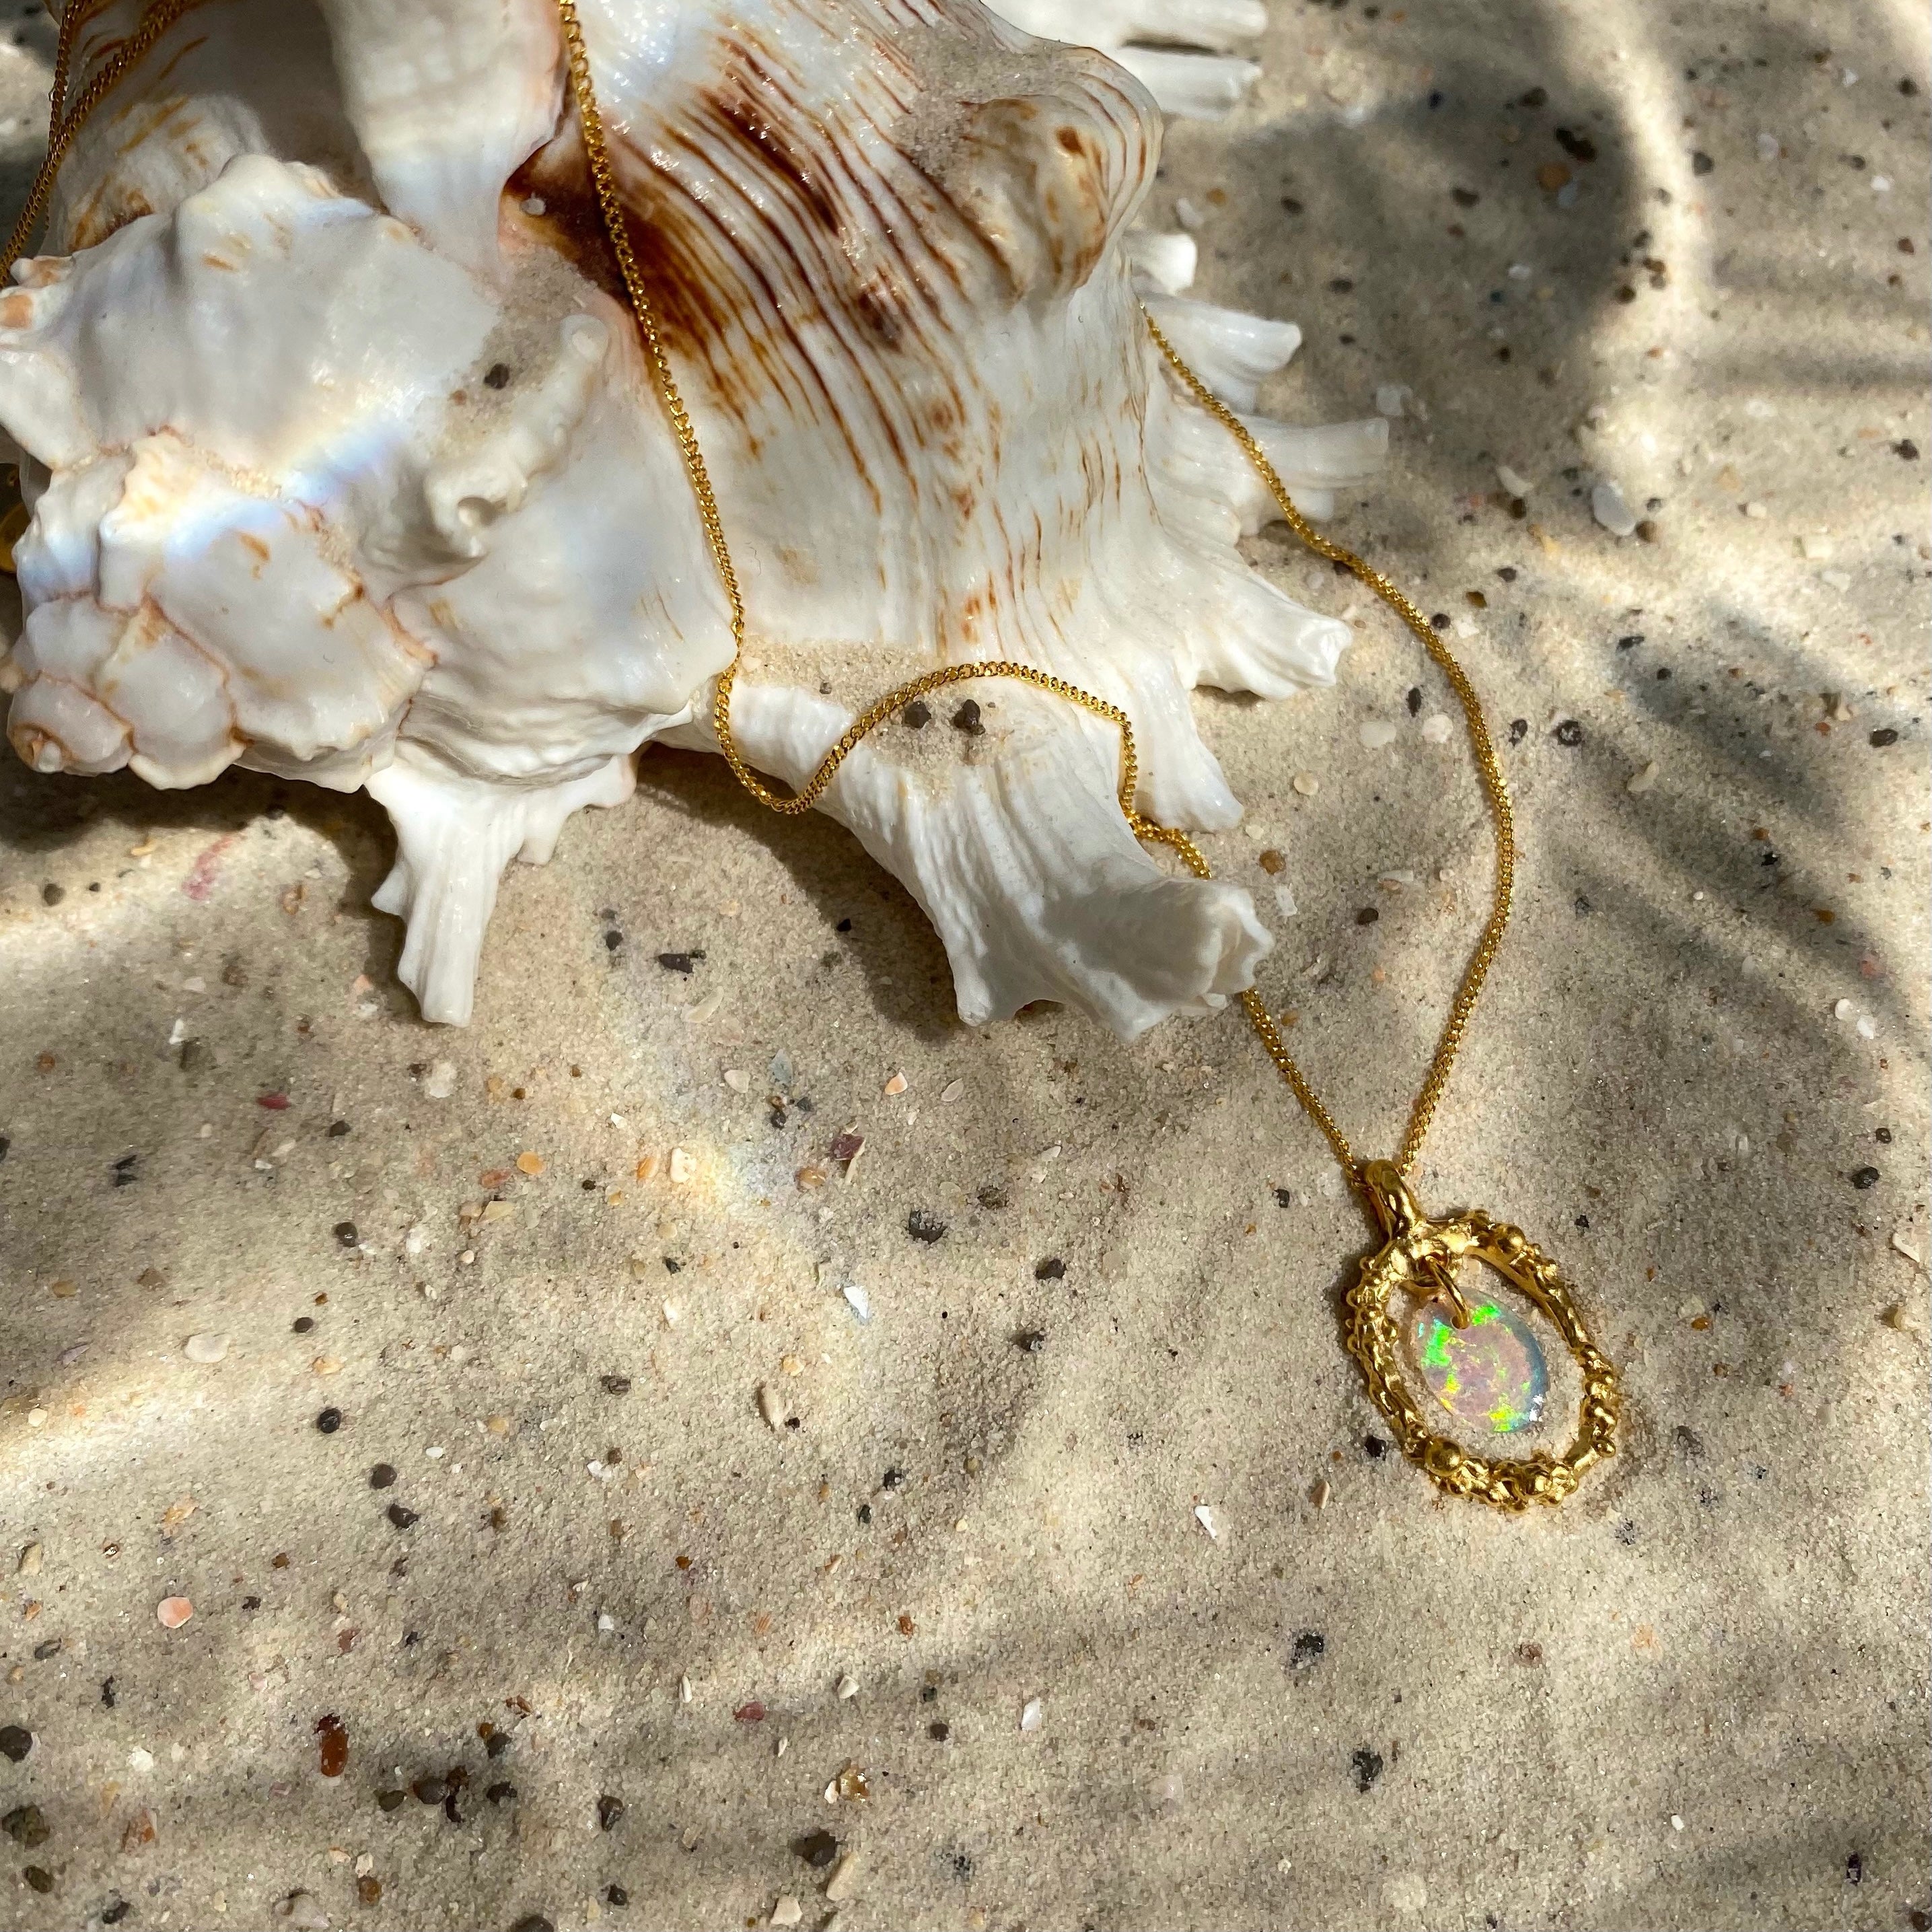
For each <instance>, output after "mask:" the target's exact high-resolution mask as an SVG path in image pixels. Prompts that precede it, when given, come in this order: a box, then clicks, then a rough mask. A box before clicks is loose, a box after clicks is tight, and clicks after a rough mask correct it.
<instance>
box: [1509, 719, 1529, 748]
mask: <svg viewBox="0 0 1932 1932" xmlns="http://www.w3.org/2000/svg"><path fill="white" fill-rule="evenodd" d="M1528 736H1529V719H1528V718H1511V720H1510V742H1511V744H1512V745H1520V744H1521V743H1522V742H1523V740H1524V739H1526V738H1527V737H1528Z"/></svg>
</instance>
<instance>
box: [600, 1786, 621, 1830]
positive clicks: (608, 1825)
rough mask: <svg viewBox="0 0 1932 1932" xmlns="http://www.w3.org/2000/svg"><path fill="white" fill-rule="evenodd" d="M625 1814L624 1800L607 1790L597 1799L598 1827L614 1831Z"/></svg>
mask: <svg viewBox="0 0 1932 1932" xmlns="http://www.w3.org/2000/svg"><path fill="white" fill-rule="evenodd" d="M623 1816H624V1801H623V1800H622V1799H621V1798H617V1797H613V1796H612V1795H611V1794H610V1793H609V1792H605V1793H604V1794H603V1795H602V1796H601V1797H600V1798H598V1801H597V1829H598V1830H599V1831H600V1832H614V1831H615V1830H616V1829H617V1826H618V1825H619V1823H620V1822H621V1821H622V1818H623Z"/></svg>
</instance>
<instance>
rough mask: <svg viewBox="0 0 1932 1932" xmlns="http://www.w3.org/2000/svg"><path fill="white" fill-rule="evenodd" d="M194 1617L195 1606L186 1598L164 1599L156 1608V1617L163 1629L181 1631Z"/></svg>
mask: <svg viewBox="0 0 1932 1932" xmlns="http://www.w3.org/2000/svg"><path fill="white" fill-rule="evenodd" d="M193 1615H194V1606H193V1604H191V1603H190V1602H189V1601H188V1600H187V1598H185V1597H163V1598H162V1599H161V1601H160V1602H159V1603H158V1604H156V1605H155V1606H154V1617H155V1620H156V1622H158V1623H159V1624H160V1627H161V1628H162V1629H163V1630H179V1629H180V1628H181V1625H183V1624H184V1623H186V1622H187V1620H188V1619H189V1618H190V1617H191V1616H193Z"/></svg>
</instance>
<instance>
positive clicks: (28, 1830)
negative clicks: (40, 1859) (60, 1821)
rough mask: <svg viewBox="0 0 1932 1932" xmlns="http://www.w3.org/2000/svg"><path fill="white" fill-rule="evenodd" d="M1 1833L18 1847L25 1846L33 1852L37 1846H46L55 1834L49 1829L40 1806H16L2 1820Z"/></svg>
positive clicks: (0, 1824)
mask: <svg viewBox="0 0 1932 1932" xmlns="http://www.w3.org/2000/svg"><path fill="white" fill-rule="evenodd" d="M0 1831H4V1832H5V1833H6V1834H7V1837H8V1838H11V1839H12V1840H13V1842H14V1843H16V1844H17V1845H24V1846H26V1848H27V1849H28V1850H29V1851H31V1850H32V1849H33V1848H34V1846H36V1845H44V1844H45V1843H46V1841H48V1839H49V1838H51V1837H52V1835H53V1834H52V1831H51V1830H50V1829H49V1827H48V1825H47V1821H46V1817H45V1816H44V1815H43V1813H42V1812H41V1810H40V1807H39V1806H38V1805H15V1806H14V1808H13V1810H12V1811H9V1812H8V1813H7V1815H6V1816H5V1817H4V1818H0Z"/></svg>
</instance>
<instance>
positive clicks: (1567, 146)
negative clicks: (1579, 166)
mask: <svg viewBox="0 0 1932 1932" xmlns="http://www.w3.org/2000/svg"><path fill="white" fill-rule="evenodd" d="M1550 132H1551V133H1553V134H1554V135H1555V136H1556V145H1558V146H1559V148H1562V150H1563V151H1564V152H1565V154H1568V156H1569V157H1570V158H1571V160H1573V161H1594V160H1595V159H1596V158H1597V144H1596V142H1594V141H1593V140H1592V139H1590V137H1589V135H1587V134H1579V133H1576V132H1574V130H1572V129H1571V128H1568V127H1553V128H1552V129H1551V130H1550Z"/></svg>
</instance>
